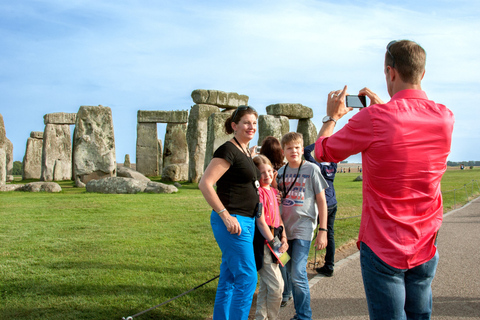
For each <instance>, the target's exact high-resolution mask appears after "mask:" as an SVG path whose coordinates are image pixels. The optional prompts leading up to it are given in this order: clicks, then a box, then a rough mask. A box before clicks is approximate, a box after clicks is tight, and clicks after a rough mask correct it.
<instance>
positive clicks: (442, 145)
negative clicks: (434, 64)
mask: <svg viewBox="0 0 480 320" xmlns="http://www.w3.org/2000/svg"><path fill="white" fill-rule="evenodd" d="M453 123H454V117H453V113H452V112H451V111H450V110H449V109H447V108H446V107H445V106H443V105H441V104H436V103H435V102H433V101H431V100H428V99H427V96H426V94H425V92H424V91H421V90H402V91H400V92H397V93H396V94H395V95H394V96H393V97H392V99H391V100H390V101H389V102H388V103H386V104H382V105H373V106H370V107H367V108H365V109H363V110H361V111H360V112H358V113H357V114H356V115H354V116H353V117H352V118H351V119H350V120H349V121H348V123H347V124H346V125H345V126H344V127H343V128H342V129H341V130H339V131H338V132H336V133H335V134H333V135H332V136H331V137H321V138H320V139H318V140H317V142H316V144H315V156H316V158H317V159H319V160H321V161H330V162H340V161H342V160H344V159H346V158H347V157H349V156H350V155H353V154H357V153H359V152H361V153H362V169H363V205H362V219H361V223H360V232H359V236H358V243H357V245H358V246H359V245H360V242H364V243H365V244H366V245H368V246H369V247H370V248H371V249H372V250H373V252H375V254H376V255H377V256H378V257H380V259H382V260H383V261H384V262H386V263H387V264H389V265H391V266H392V267H395V268H399V269H410V268H413V267H415V266H418V265H420V264H422V263H424V262H426V261H428V260H430V259H431V258H432V257H433V255H434V254H435V251H436V247H435V246H434V242H435V236H436V233H437V231H438V229H439V228H440V225H441V224H442V218H443V204H442V194H441V190H440V181H441V179H442V175H443V173H444V172H445V170H446V162H447V156H448V154H449V153H450V145H451V140H452V131H453ZM337 192H341V190H337Z"/></svg>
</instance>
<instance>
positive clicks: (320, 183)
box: [312, 165, 328, 194]
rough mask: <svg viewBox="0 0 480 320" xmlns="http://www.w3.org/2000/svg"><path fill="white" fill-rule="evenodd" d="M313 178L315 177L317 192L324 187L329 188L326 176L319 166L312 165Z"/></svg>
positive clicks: (314, 187) (314, 182)
mask: <svg viewBox="0 0 480 320" xmlns="http://www.w3.org/2000/svg"><path fill="white" fill-rule="evenodd" d="M312 167H313V169H312V179H313V181H312V182H313V191H314V192H315V194H319V193H320V192H322V191H323V190H324V189H327V188H328V183H327V181H326V180H325V178H324V177H323V176H322V172H321V171H320V168H319V167H318V166H315V165H314V166H312Z"/></svg>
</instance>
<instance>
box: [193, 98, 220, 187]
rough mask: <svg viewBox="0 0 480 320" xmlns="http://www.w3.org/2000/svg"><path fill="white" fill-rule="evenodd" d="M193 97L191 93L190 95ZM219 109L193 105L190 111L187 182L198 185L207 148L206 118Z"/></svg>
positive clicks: (210, 106) (211, 106)
mask: <svg viewBox="0 0 480 320" xmlns="http://www.w3.org/2000/svg"><path fill="white" fill-rule="evenodd" d="M192 95H193V93H192ZM219 111H220V109H219V108H218V107H217V106H214V105H208V104H195V105H194V106H192V108H191V109H190V114H189V115H188V125H187V143H188V154H189V158H188V161H189V170H188V181H190V182H195V183H198V182H199V181H200V178H201V177H202V175H203V168H204V163H205V150H206V146H207V132H208V118H209V117H210V115H211V114H212V113H215V112H219Z"/></svg>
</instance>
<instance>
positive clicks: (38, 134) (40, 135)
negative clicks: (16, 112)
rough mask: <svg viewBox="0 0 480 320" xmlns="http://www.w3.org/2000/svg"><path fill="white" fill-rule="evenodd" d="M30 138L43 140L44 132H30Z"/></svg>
mask: <svg viewBox="0 0 480 320" xmlns="http://www.w3.org/2000/svg"><path fill="white" fill-rule="evenodd" d="M30 138H33V139H43V131H32V132H30Z"/></svg>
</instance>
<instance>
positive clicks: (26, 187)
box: [0, 181, 62, 192]
mask: <svg viewBox="0 0 480 320" xmlns="http://www.w3.org/2000/svg"><path fill="white" fill-rule="evenodd" d="M0 191H1V192H8V191H25V192H60V191H62V188H61V187H60V185H59V184H58V183H56V182H41V181H39V182H30V183H27V184H6V185H0Z"/></svg>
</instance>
